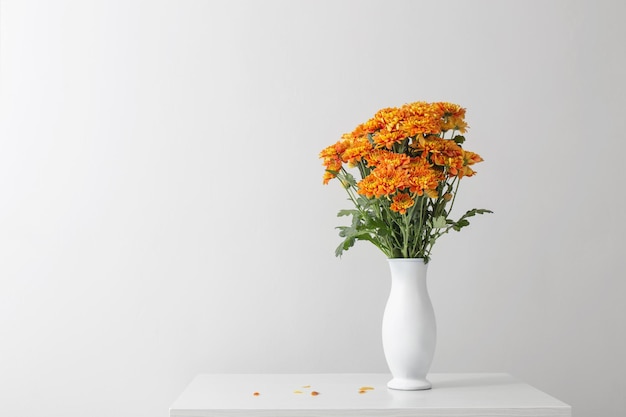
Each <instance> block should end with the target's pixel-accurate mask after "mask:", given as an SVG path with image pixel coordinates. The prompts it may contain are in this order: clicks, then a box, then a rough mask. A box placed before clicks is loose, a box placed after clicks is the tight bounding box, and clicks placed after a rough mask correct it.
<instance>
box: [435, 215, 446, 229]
mask: <svg viewBox="0 0 626 417" xmlns="http://www.w3.org/2000/svg"><path fill="white" fill-rule="evenodd" d="M447 224H448V223H447V222H446V218H445V217H444V216H438V217H435V218H434V219H433V220H432V228H433V229H441V228H444V227H446V225H447Z"/></svg>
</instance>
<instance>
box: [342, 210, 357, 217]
mask: <svg viewBox="0 0 626 417" xmlns="http://www.w3.org/2000/svg"><path fill="white" fill-rule="evenodd" d="M360 214H361V212H360V211H358V210H339V213H337V217H342V216H358V215H360Z"/></svg>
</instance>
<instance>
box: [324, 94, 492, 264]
mask: <svg viewBox="0 0 626 417" xmlns="http://www.w3.org/2000/svg"><path fill="white" fill-rule="evenodd" d="M466 130H467V124H466V122H465V109H464V108H462V107H460V106H459V105H456V104H452V103H443V102H439V103H425V102H416V103H410V104H405V105H404V106H402V107H399V108H385V109H382V110H380V111H378V112H377V113H376V114H375V115H374V117H373V118H371V119H370V120H368V121H367V122H365V123H363V124H361V125H359V126H357V127H356V129H355V130H354V131H353V132H352V133H347V134H344V135H343V136H342V139H341V140H340V141H338V142H337V143H335V144H334V145H331V146H329V147H327V148H326V149H324V150H323V151H322V152H321V153H320V158H321V159H322V160H323V164H324V166H325V167H326V172H325V174H324V184H328V182H329V181H330V180H331V179H333V178H337V179H338V180H339V181H340V182H341V184H342V185H343V187H344V188H345V189H346V191H347V193H348V197H349V200H351V201H352V203H353V204H354V206H355V208H354V209H351V210H341V211H340V212H339V213H338V216H352V224H351V225H350V226H340V227H338V229H339V230H340V232H339V236H340V237H342V238H343V239H344V240H343V241H342V242H341V244H340V245H339V247H337V250H336V251H335V254H336V255H337V256H341V254H342V253H343V251H345V250H348V249H349V248H351V247H352V246H353V245H354V243H355V242H356V241H357V240H367V241H369V242H371V243H373V244H374V245H375V246H376V247H377V248H379V249H380V250H381V251H383V253H384V254H385V255H386V256H387V257H388V258H422V259H424V262H426V263H427V262H428V261H429V259H430V253H431V250H432V248H433V245H434V244H435V242H436V240H437V239H438V238H439V237H441V236H442V235H444V234H446V233H448V232H449V231H450V230H455V231H459V230H461V228H463V227H465V226H467V225H469V221H468V218H469V217H472V216H475V215H476V214H483V213H491V211H490V210H485V209H473V210H469V211H467V212H466V213H465V214H464V215H462V216H461V217H460V218H459V219H458V220H452V219H451V218H450V212H451V211H452V207H453V206H454V200H455V197H456V195H457V192H458V188H459V183H460V181H461V179H462V178H464V177H471V176H473V175H474V174H475V171H474V170H473V168H472V166H473V165H474V164H476V163H478V162H481V161H482V158H481V157H480V156H479V155H478V154H476V153H474V152H470V151H467V150H465V149H463V147H462V145H463V143H464V142H465V137H464V136H463V134H464V133H465V132H466ZM346 168H356V169H357V170H358V172H359V174H360V177H361V179H360V181H358V182H357V180H356V179H355V178H354V176H353V175H352V174H350V172H348V170H347V169H346Z"/></svg>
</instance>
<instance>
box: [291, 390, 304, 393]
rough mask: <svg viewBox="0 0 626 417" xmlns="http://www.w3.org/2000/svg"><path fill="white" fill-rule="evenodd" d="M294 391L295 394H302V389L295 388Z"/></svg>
mask: <svg viewBox="0 0 626 417" xmlns="http://www.w3.org/2000/svg"><path fill="white" fill-rule="evenodd" d="M293 393H294V394H302V391H300V390H295V391H294V392H293Z"/></svg>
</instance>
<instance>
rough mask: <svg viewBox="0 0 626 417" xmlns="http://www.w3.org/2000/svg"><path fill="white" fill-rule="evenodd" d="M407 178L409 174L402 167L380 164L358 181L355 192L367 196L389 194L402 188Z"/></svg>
mask: <svg viewBox="0 0 626 417" xmlns="http://www.w3.org/2000/svg"><path fill="white" fill-rule="evenodd" d="M408 180H409V174H408V172H407V170H406V169H404V168H402V167H399V168H394V167H393V166H391V165H381V166H379V167H376V168H375V169H374V170H373V171H372V172H371V173H370V174H369V175H368V176H366V177H365V178H363V179H362V180H361V181H359V183H358V184H357V186H358V187H359V188H358V190H357V192H358V193H359V194H361V195H364V196H366V197H368V198H371V197H382V196H389V195H392V194H395V193H396V192H397V191H398V190H403V189H404V188H405V187H406V185H407V183H408Z"/></svg>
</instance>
